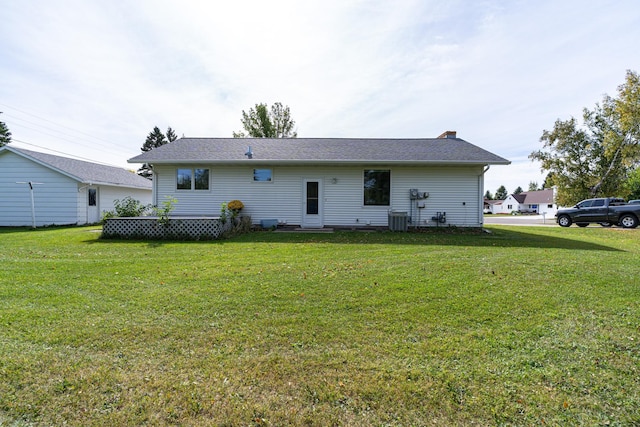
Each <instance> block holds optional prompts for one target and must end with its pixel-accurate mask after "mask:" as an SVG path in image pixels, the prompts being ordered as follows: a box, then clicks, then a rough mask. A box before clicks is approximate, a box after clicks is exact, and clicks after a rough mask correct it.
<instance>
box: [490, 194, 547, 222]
mask: <svg viewBox="0 0 640 427" xmlns="http://www.w3.org/2000/svg"><path fill="white" fill-rule="evenodd" d="M555 195H556V193H555V189H553V188H550V189H547V190H538V191H527V192H523V193H520V194H509V196H507V198H506V199H504V200H498V201H496V200H492V201H490V203H487V201H485V207H486V206H487V205H488V207H489V209H491V213H494V214H510V213H511V212H514V211H517V212H524V213H536V214H539V215H542V214H544V215H546V216H549V217H552V216H553V215H555V213H556V212H557V211H558V205H557V204H556V201H555Z"/></svg>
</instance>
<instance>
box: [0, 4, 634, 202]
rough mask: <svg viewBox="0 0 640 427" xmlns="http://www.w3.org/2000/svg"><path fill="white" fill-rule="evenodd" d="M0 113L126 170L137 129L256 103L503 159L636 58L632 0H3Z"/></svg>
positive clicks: (344, 132) (500, 180)
mask: <svg viewBox="0 0 640 427" xmlns="http://www.w3.org/2000/svg"><path fill="white" fill-rule="evenodd" d="M0 11H1V16H2V17H1V19H0V22H1V24H0V82H1V84H0V111H3V112H4V113H3V114H2V115H0V121H4V122H5V123H6V124H7V126H8V127H9V129H10V131H11V132H12V133H13V138H14V142H13V143H14V144H15V146H16V147H22V148H29V149H32V150H36V151H45V149H46V148H48V149H52V150H55V151H56V152H57V153H58V154H60V153H62V154H64V155H75V156H79V157H81V158H84V159H88V160H92V161H99V162H104V163H107V164H112V165H117V166H123V167H128V168H137V166H138V165H129V164H127V163H126V160H127V159H129V158H131V157H133V156H135V155H137V154H139V153H140V147H141V146H142V144H143V143H144V140H145V138H146V136H147V134H148V133H149V132H150V131H151V130H152V129H153V127H154V126H158V127H160V128H161V129H163V130H166V128H167V127H168V126H171V127H172V128H173V129H174V130H175V131H176V133H177V134H178V135H179V136H182V135H185V136H203V137H231V136H232V132H233V131H238V130H241V128H242V126H241V123H240V117H241V111H242V110H248V109H249V108H250V107H252V106H254V105H255V104H256V103H259V102H265V103H268V104H272V103H274V102H278V101H279V102H282V103H283V104H285V105H288V106H289V107H290V108H291V113H292V116H293V119H294V120H295V121H296V127H297V131H298V136H299V137H381V138H382V137H384V138H422V137H437V136H438V135H439V134H440V133H442V132H443V131H446V130H455V131H457V132H458V136H459V137H461V138H463V139H465V140H467V141H469V142H471V143H473V144H475V145H478V146H480V147H482V148H484V149H486V150H489V151H491V152H493V153H495V154H498V155H500V156H502V157H505V158H507V159H509V160H511V161H512V164H511V165H510V166H493V167H492V168H491V169H490V170H489V172H488V173H487V175H486V179H485V188H486V189H488V190H490V191H491V192H495V190H496V189H497V188H498V186H500V185H505V186H506V187H507V190H508V191H509V192H512V191H513V190H515V188H516V187H517V186H521V187H523V188H524V189H525V190H526V189H527V188H528V185H529V182H530V181H536V182H538V183H539V184H542V181H543V180H544V175H543V174H542V173H541V172H540V169H539V165H538V164H536V163H532V162H531V161H530V160H529V159H528V158H527V156H528V155H529V154H530V153H531V152H532V151H534V150H537V149H539V148H541V143H540V141H539V139H540V136H541V134H542V131H543V130H544V129H551V128H552V127H553V124H554V122H555V120H556V119H558V118H560V119H563V120H564V119H568V118H570V117H571V116H575V117H580V116H581V112H582V108H584V107H589V108H592V107H593V106H594V105H595V103H596V102H599V101H600V100H601V99H602V96H603V95H604V94H605V93H607V94H610V95H615V93H616V88H617V86H618V85H620V84H622V83H623V82H624V77H625V72H626V70H627V69H632V70H635V71H639V70H640V64H639V63H640V49H639V47H638V46H639V45H638V43H639V42H640V25H639V24H640V2H638V1H637V0H617V1H598V0H593V1H585V0H567V1H563V0H531V1H519V0H503V1H498V0H496V1H494V0H478V1H471V0H467V1H455V0H451V1H449V0H445V1H443V0H437V1H435V0H434V1H431V0H422V1H411V0H393V1H388V0H385V1H364V0H363V1H358V0H353V1H352V0H321V1H275V0H274V1H264V0H261V1H259V0H256V1H242V0H234V1H189V0H180V1H168V0H166V1H160V0H148V1H143V0H135V1H123V0H109V1H104V0H77V1H74V0H56V1H48V0H42V1H32V0H20V1H14V0H0Z"/></svg>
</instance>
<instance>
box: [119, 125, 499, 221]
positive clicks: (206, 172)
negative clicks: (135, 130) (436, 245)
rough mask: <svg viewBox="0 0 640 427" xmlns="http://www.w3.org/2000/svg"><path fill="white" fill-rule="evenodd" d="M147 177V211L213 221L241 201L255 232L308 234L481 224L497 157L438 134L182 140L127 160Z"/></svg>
mask: <svg viewBox="0 0 640 427" xmlns="http://www.w3.org/2000/svg"><path fill="white" fill-rule="evenodd" d="M129 162H130V163H147V164H150V165H151V167H152V168H153V174H154V175H153V176H154V181H153V184H154V186H153V191H154V196H153V203H154V204H161V203H162V202H163V200H165V199H166V198H174V199H175V200H177V203H176V204H175V210H174V211H173V212H172V214H173V215H176V216H187V215H189V216H191V215H197V216H217V215H219V213H220V206H221V204H222V203H223V202H228V201H230V200H234V199H239V200H241V201H242V202H243V203H244V205H245V208H244V210H243V211H242V214H246V215H250V216H251V218H252V221H253V222H254V223H260V222H261V221H262V220H277V222H278V223H280V224H285V223H286V224H289V225H299V226H301V227H307V228H320V227H325V226H327V227H331V226H334V227H358V226H386V225H387V224H388V222H389V214H390V213H392V214H394V215H398V216H402V215H403V214H402V213H403V212H406V215H407V217H408V222H409V225H413V226H436V225H438V226H440V225H444V226H446V225H456V226H468V227H479V226H481V225H482V224H483V218H482V207H483V195H484V188H483V187H484V173H485V172H486V170H487V169H488V167H489V165H508V164H509V163H510V162H509V161H508V160H506V159H504V158H502V157H499V156H497V155H495V154H492V153H490V152H488V151H485V150H483V149H481V148H479V147H477V146H475V145H473V144H470V143H468V142H466V141H464V140H462V139H460V138H456V133H455V132H451V131H449V132H445V133H444V134H442V135H441V136H440V137H438V138H425V139H352V138H348V139H347V138H344V139H342V138H291V139H289V138H286V139H272V138H181V139H178V140H176V141H174V142H172V143H170V144H166V145H163V146H161V147H158V148H154V149H153V150H151V151H148V152H145V153H143V154H141V155H139V156H136V157H134V158H132V159H129ZM438 218H439V219H440V220H439V221H438V220H437V219H438Z"/></svg>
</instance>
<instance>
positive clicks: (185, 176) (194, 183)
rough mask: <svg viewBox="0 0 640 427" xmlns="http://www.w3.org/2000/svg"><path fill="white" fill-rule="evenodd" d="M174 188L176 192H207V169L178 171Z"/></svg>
mask: <svg viewBox="0 0 640 427" xmlns="http://www.w3.org/2000/svg"><path fill="white" fill-rule="evenodd" d="M176 188H177V189H178V190H208V189H209V169H178V171H177V174H176Z"/></svg>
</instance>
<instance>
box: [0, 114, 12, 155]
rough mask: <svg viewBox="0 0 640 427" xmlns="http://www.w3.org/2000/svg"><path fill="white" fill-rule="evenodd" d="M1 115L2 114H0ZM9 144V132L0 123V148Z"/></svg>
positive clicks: (5, 126) (3, 124)
mask: <svg viewBox="0 0 640 427" xmlns="http://www.w3.org/2000/svg"><path fill="white" fill-rule="evenodd" d="M0 114H2V112H0ZM10 142H11V132H9V128H8V127H7V125H6V124H5V123H4V122H0V147H2V146H5V145H7V144H8V143H10Z"/></svg>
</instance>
